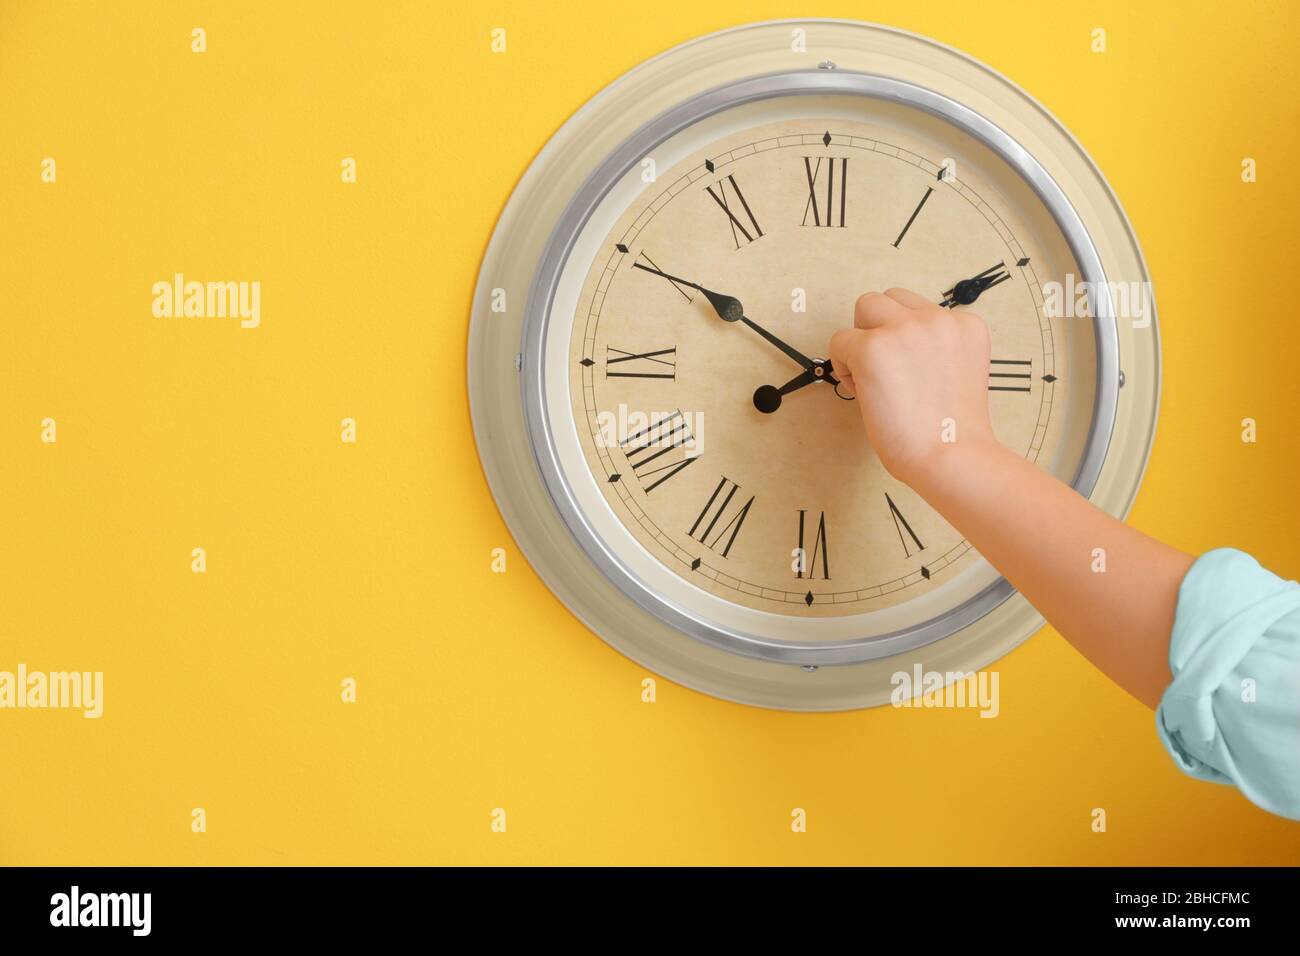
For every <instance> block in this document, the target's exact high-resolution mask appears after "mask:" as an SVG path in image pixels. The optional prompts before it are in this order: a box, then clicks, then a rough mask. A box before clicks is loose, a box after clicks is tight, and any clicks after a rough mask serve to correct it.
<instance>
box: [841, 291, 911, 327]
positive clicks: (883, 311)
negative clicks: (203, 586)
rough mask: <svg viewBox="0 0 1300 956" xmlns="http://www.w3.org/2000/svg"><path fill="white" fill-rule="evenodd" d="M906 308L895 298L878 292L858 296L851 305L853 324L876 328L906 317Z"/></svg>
mask: <svg viewBox="0 0 1300 956" xmlns="http://www.w3.org/2000/svg"><path fill="white" fill-rule="evenodd" d="M907 313H908V309H907V307H906V306H904V305H903V304H902V303H901V302H899V301H898V300H897V299H891V298H890V297H889V296H887V295H883V294H882V293H879V292H868V293H867V294H866V295H862V296H859V297H858V301H857V304H856V305H855V306H854V307H853V325H854V327H855V328H859V329H878V328H881V327H882V326H886V325H890V324H892V323H894V322H902V321H903V320H904V319H906V318H907Z"/></svg>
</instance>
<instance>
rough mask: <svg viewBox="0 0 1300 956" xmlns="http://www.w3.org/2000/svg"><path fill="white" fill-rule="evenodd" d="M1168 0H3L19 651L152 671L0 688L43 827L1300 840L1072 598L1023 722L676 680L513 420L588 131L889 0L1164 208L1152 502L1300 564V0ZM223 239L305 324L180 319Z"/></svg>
mask: <svg viewBox="0 0 1300 956" xmlns="http://www.w3.org/2000/svg"><path fill="white" fill-rule="evenodd" d="M1135 6H1137V5H1134V4H1130V3H1113V4H1111V3H1090V4H1086V5H1085V4H1068V5H1066V4H1052V5H1040V4H1032V3H1030V4H1027V3H1023V2H1002V0H990V2H986V3H982V4H980V5H979V7H978V11H977V12H974V13H972V8H971V7H970V5H969V4H965V3H955V2H940V0H933V2H927V3H916V2H911V0H908V2H880V3H871V4H863V3H831V2H824V3H821V4H820V5H817V4H814V5H808V4H804V5H802V6H801V7H792V6H790V5H787V4H779V3H769V2H762V0H744V2H739V0H716V2H714V3H710V4H699V3H687V2H681V0H672V2H664V3H654V4H638V3H627V4H621V5H618V6H617V7H611V6H610V5H609V4H608V3H596V2H591V0H581V2H569V3H540V2H538V3H520V2H515V3H506V2H500V3H493V4H459V5H456V7H455V13H454V14H453V13H449V12H448V13H439V12H438V11H439V10H440V9H448V10H449V9H450V6H449V5H442V4H433V3H392V4H389V3H368V4H326V3H306V2H304V3H287V2H275V3H266V2H261V3H255V2H230V3H220V4H216V3H190V2H167V3H162V2H156V3H152V4H146V3H126V2H105V3H99V4H85V3H53V2H34V0H32V2H15V0H10V2H6V3H4V4H3V5H2V6H0V236H2V237H3V254H0V302H2V303H3V305H2V308H3V321H0V582H3V583H2V584H0V670H13V669H15V668H16V666H17V665H18V663H20V662H22V663H25V664H27V666H28V667H29V668H33V669H35V668H40V669H45V670H71V669H77V670H102V671H104V673H105V681H106V689H105V712H104V716H103V717H102V718H101V719H99V720H86V719H83V718H82V717H81V716H80V714H79V713H75V712H68V711H55V710H44V711H40V710H23V711H17V710H3V711H0V768H3V771H2V772H0V862H4V863H25V864H37V863H86V864H108V863H130V864H145V863H179V864H188V863H214V864H230V863H266V864H279V863H312V864H316V863H579V862H585V863H600V862H652V863H760V862H774V863H776V862H779V863H890V864H911V863H966V864H973V863H1084V864H1102V863H1113V864H1123V863H1131V864H1157V863H1160V864H1195V863H1206V864H1208V863H1215V864H1228V863H1236V864H1247V863H1274V864H1278V863H1293V864H1294V863H1300V825H1297V824H1295V823H1288V822H1286V821H1283V820H1280V819H1277V818H1274V817H1270V816H1269V815H1267V814H1265V813H1264V812H1263V811H1260V810H1257V809H1255V808H1254V807H1253V806H1252V805H1250V804H1249V803H1248V802H1247V801H1246V800H1245V799H1244V798H1242V797H1241V796H1240V795H1238V794H1237V793H1236V792H1234V791H1232V790H1230V789H1227V788H1222V787H1216V786H1213V785H1209V784H1203V783H1198V782H1195V781H1192V780H1190V779H1187V778H1185V777H1183V776H1182V775H1181V774H1180V773H1179V772H1178V771H1177V770H1175V769H1174V767H1173V765H1172V764H1171V763H1170V762H1169V760H1168V758H1167V757H1166V756H1165V754H1164V752H1163V750H1162V748H1161V746H1160V744H1159V743H1158V742H1157V740H1156V737H1155V733H1154V730H1153V723H1152V715H1151V713H1150V712H1149V711H1148V710H1146V709H1145V708H1143V707H1142V706H1141V705H1139V704H1138V703H1136V702H1135V701H1133V700H1131V699H1129V698H1128V697H1126V696H1125V694H1124V693H1123V692H1121V691H1120V690H1118V689H1117V688H1116V687H1115V686H1113V685H1112V684H1111V683H1110V682H1109V681H1108V680H1106V679H1105V678H1104V677H1102V676H1101V675H1099V674H1098V673H1097V672H1096V671H1095V670H1093V668H1092V667H1091V666H1089V665H1088V664H1087V663H1086V662H1085V661H1084V660H1083V659H1082V658H1081V657H1080V656H1079V655H1078V654H1077V653H1075V652H1074V651H1073V650H1072V649H1071V648H1070V647H1069V646H1067V645H1066V644H1065V643H1064V642H1063V641H1062V640H1061V639H1060V638H1059V637H1058V636H1057V635H1056V634H1054V633H1052V632H1051V631H1050V630H1049V631H1044V632H1043V633H1042V634H1040V635H1038V636H1037V637H1035V638H1034V639H1032V640H1031V641H1030V642H1029V643H1028V644H1026V645H1025V646H1023V647H1022V648H1020V649H1019V650H1017V651H1016V652H1015V653H1013V654H1012V655H1011V656H1010V657H1008V658H1007V659H1006V660H1004V661H1003V662H1001V664H1000V665H998V666H999V669H1000V670H1001V692H1002V713H1001V716H1000V717H998V718H997V719H996V720H981V719H979V718H978V716H977V714H976V713H975V712H974V711H970V710H952V711H943V710H928V711H927V710H908V711H896V710H893V709H890V708H885V709H878V710H874V711H869V712H860V713H847V714H836V715H796V714H787V713H773V712H764V711H760V710H754V709H749V708H745V707H739V706H735V705H732V704H726V703H722V702H719V701H716V700H712V699H709V698H706V697H703V696H700V695H698V694H695V693H693V692H689V691H686V690H683V689H681V688H678V687H675V686H673V685H671V684H669V683H668V682H667V681H661V682H660V685H659V698H658V702H657V703H655V704H653V705H649V704H643V703H642V702H641V700H640V681H641V679H642V678H643V677H644V676H646V675H645V673H644V672H643V671H642V670H641V669H640V668H638V667H637V666H635V665H633V664H632V663H631V662H629V661H627V660H625V659H624V658H622V657H620V656H619V655H618V654H617V653H615V652H614V651H612V650H610V649H609V648H608V647H606V646H605V645H604V644H603V643H602V642H601V641H600V640H598V639H597V638H596V637H595V636H593V635H592V634H590V633H588V632H587V631H586V630H585V629H584V628H583V627H582V626H581V625H580V624H579V623H578V622H577V621H576V620H574V619H573V618H572V617H571V616H570V615H569V613H568V612H567V611H566V610H565V609H564V608H563V607H562V606H561V605H560V604H559V603H558V602H557V601H556V600H555V599H554V598H553V597H551V596H550V594H549V593H548V592H547V591H546V589H545V588H544V587H543V586H542V585H541V583H540V582H539V581H538V579H537V578H536V576H535V575H534V574H533V572H532V571H531V569H530V568H529V567H528V566H527V564H526V563H525V561H524V560H523V559H522V557H520V556H519V554H518V552H517V551H515V550H514V548H513V545H512V544H511V542H510V538H509V535H508V533H507V531H506V529H505V527H504V526H503V524H502V522H501V520H500V518H499V517H498V515H497V512H496V511H495V509H494V507H493V504H492V501H491V499H490V497H489V495H488V492H487V488H486V485H485V483H484V480H483V477H482V474H481V472H480V470H479V465H478V460H477V457H476V454H475V449H474V443H473V439H472V436H471V432H470V427H469V416H468V409H467V407H466V397H465V382H464V354H465V344H466V330H467V323H468V313H469V304H470V297H471V290H472V286H473V282H474V279H475V274H476V270H477V267H478V262H479V259H480V257H481V255H482V253H483V250H484V248H485V245H486V243H487V240H488V237H489V235H490V234H491V231H492V228H493V225H494V222H495V219H496V217H497V215H498V213H499V212H500V210H501V208H502V206H503V204H504V203H505V201H506V198H507V197H508V196H509V194H510V191H511V189H512V188H513V186H514V184H515V182H516V181H517V179H518V177H519V176H520V174H521V173H522V172H523V170H524V169H525V167H526V166H527V164H528V163H529V161H530V160H531V159H532V157H533V156H534V155H535V153H536V152H537V150H538V149H540V147H541V146H542V144H543V143H544V142H545V140H546V138H547V137H548V135H550V133H552V132H553V131H554V130H555V129H556V127H557V126H558V125H559V124H560V123H561V122H562V121H563V120H564V119H565V118H566V117H567V116H568V115H569V114H570V113H571V112H572V111H574V110H575V109H577V108H578V107H579V106H580V105H581V104H582V103H583V102H584V101H585V100H586V99H587V98H588V97H590V96H591V95H592V94H594V93H595V92H596V91H597V90H599V89H600V88H601V87H602V86H604V85H605V84H606V83H608V82H610V81H611V80H613V79H614V78H615V77H617V76H618V75H619V74H620V73H622V72H623V71H625V70H627V69H628V68H630V67H632V66H633V65H635V64H636V63H638V62H639V61H641V60H642V59H644V58H646V57H649V56H651V55H652V54H654V53H656V52H658V51H660V50H662V49H665V48H667V47H669V46H671V45H673V44H675V43H677V42H679V41H682V40H686V39H688V38H690V37H692V36H695V35H698V34H701V33H705V32H709V31H712V30H716V29H720V28H723V27H726V26H730V25H734V24H737V23H741V22H744V21H747V20H754V19H767V18H774V17H781V16H790V15H804V14H807V13H809V12H815V13H818V14H820V15H824V16H846V17H859V18H870V19H873V20H876V21H880V22H884V23H889V24H892V25H896V26H900V27H904V28H907V29H911V30H915V31H917V32H920V33H924V34H928V35H930V36H933V37H936V38H937V39H939V40H942V41H944V42H947V43H950V44H953V45H956V46H958V47H960V48H962V49H964V50H966V51H968V52H969V53H971V54H973V55H974V56H976V57H978V58H980V59H982V60H984V61H985V62H987V63H989V64H990V65H992V66H993V67H994V68H996V69H998V70H1000V71H1002V72H1004V73H1006V74H1007V75H1008V76H1010V77H1011V78H1012V79H1013V80H1015V81H1017V82H1019V83H1020V84H1021V85H1023V86H1024V87H1025V88H1026V89H1027V90H1029V91H1030V92H1031V93H1032V94H1033V95H1035V96H1036V97H1038V98H1039V99H1040V100H1041V101H1042V102H1043V103H1044V104H1045V105H1046V106H1047V107H1048V108H1049V109H1050V110H1052V111H1053V112H1054V113H1055V114H1056V115H1057V116H1058V117H1060V118H1061V119H1062V120H1063V121H1064V122H1065V123H1066V125H1067V126H1069V127H1070V128H1071V129H1072V130H1073V131H1074V133H1075V134H1076V135H1077V136H1078V137H1079V138H1080V140H1081V141H1082V142H1083V143H1084V145H1085V146H1086V147H1087V148H1088V149H1089V150H1090V151H1091V153H1092V155H1093V156H1094V158H1095V159H1096V160H1097V162H1098V163H1099V165H1100V166H1101V168H1102V169H1103V170H1104V171H1105V173H1106V174H1107V176H1108V177H1109V178H1110V181H1111V183H1112V184H1113V185H1114V187H1115V189H1116V191H1117V192H1118V194H1119V196H1120V198H1121V200H1122V201H1123V202H1124V204H1125V206H1126V207H1127V210H1128V212H1129V214H1130V215H1131V217H1132V219H1133V221H1134V224H1135V226H1136V227H1137V230H1138V233H1139V235H1140V237H1141V239H1142V241H1143V244H1144V247H1145V250H1146V253H1147V256H1148V258H1149V262H1150V266H1151V270H1152V272H1153V274H1154V277H1155V280H1156V292H1157V299H1158V304H1159V306H1160V309H1161V321H1162V326H1163V329H1162V331H1163V336H1164V350H1165V351H1164V361H1165V373H1166V385H1165V391H1164V398H1163V402H1164V404H1163V416H1162V419H1161V425H1160V432H1159V437H1158V440H1157V442H1156V447H1155V451H1154V456H1153V459H1152V463H1151V469H1150V472H1149V475H1148V478H1147V481H1146V484H1145V485H1144V488H1143V491H1142V494H1141V497H1140V499H1139V501H1138V504H1137V507H1136V509H1135V511H1134V512H1133V516H1132V520H1133V522H1134V523H1135V524H1137V525H1138V526H1139V527H1141V528H1143V529H1145V530H1147V531H1149V532H1151V533H1153V534H1155V535H1157V536H1160V537H1163V538H1165V539H1168V540H1170V541H1171V542H1173V543H1175V544H1178V545H1181V546H1183V547H1185V548H1188V549H1192V550H1205V549H1208V548H1210V547H1213V546H1217V545H1224V544H1232V545H1235V546H1238V547H1241V548H1244V549H1247V550H1250V551H1252V552H1253V553H1255V554H1256V555H1257V556H1258V557H1259V558H1260V559H1261V560H1262V561H1264V562H1265V563H1266V564H1268V565H1270V566H1272V567H1273V568H1274V569H1275V570H1276V571H1278V572H1279V573H1282V574H1285V575H1287V576H1296V574H1297V572H1300V557H1298V556H1297V554H1296V549H1295V541H1296V540H1297V537H1300V518H1298V517H1297V509H1296V507H1295V504H1294V501H1295V487H1296V481H1297V475H1298V474H1300V467H1298V466H1300V453H1298V452H1297V445H1296V441H1295V436H1296V434H1297V420H1296V399H1297V384H1296V383H1297V378H1298V377H1300V376H1298V375H1297V344H1298V343H1300V332H1297V328H1296V322H1297V320H1296V305H1295V304H1294V299H1295V296H1296V289H1295V275H1296V253H1295V239H1296V236H1297V235H1300V222H1298V221H1297V220H1298V218H1300V217H1298V213H1297V210H1298V209H1300V202H1298V201H1297V199H1298V196H1297V185H1296V183H1297V177H1296V173H1295V165H1296V157H1297V152H1298V148H1300V125H1298V124H1297V119H1298V117H1297V106H1296V104H1297V102H1298V97H1297V82H1296V65H1295V64H1296V61H1295V52H1294V39H1295V37H1296V36H1297V35H1300V14H1298V13H1297V12H1296V9H1295V8H1293V7H1290V6H1289V5H1285V4H1264V3H1255V4H1232V5H1228V6H1224V5H1222V4H1210V3H1204V4H1187V3H1179V4H1173V3H1169V4H1149V5H1142V6H1143V9H1141V10H1135V9H1134V7H1135ZM497 26H502V27H505V28H506V29H507V30H508V52H507V53H506V54H504V55H493V54H491V53H490V52H489V38H488V34H489V31H490V29H491V28H493V27H497ZM1097 26H1101V27H1104V28H1105V29H1106V30H1107V32H1108V43H1109V51H1108V52H1107V53H1105V54H1093V53H1091V52H1090V51H1089V43H1090V36H1089V32H1090V30H1091V29H1092V28H1093V27H1097ZM194 27H203V28H205V29H206V31H207V42H208V51H207V52H206V53H204V54H195V53H192V52H191V30H192V28H194ZM47 156H48V157H54V158H55V159H56V161H57V175H58V179H57V182H55V183H53V184H48V183H42V182H41V179H40V163H41V160H42V158H44V157H47ZM345 156H352V157H355V158H356V159H357V163H358V182H357V183H356V184H355V185H344V184H342V183H341V182H340V161H341V159H342V158H343V157H345ZM1245 156H1252V157H1255V158H1256V159H1257V160H1258V166H1259V181H1258V183H1256V184H1254V185H1245V184H1243V183H1242V182H1241V180H1240V164H1241V160H1242V158H1243V157H1245ZM177 271H181V272H185V273H186V274H187V275H188V276H190V277H191V278H198V279H247V280H253V279H256V280H259V281H260V282H261V284H262V324H261V326H260V327H259V328H257V329H246V330H245V329H240V328H238V327H237V326H236V325H235V324H234V323H233V322H231V321H229V320H203V321H199V320H165V319H156V318H154V317H153V316H152V315H151V312H150V306H151V302H152V296H151V292H150V288H151V286H152V284H153V283H154V282H155V281H157V280H159V279H164V278H167V277H170V276H171V275H172V273H173V272H177ZM1246 416H1250V417H1254V418H1256V419H1257V420H1258V422H1259V441H1258V443H1257V444H1255V445H1245V444H1242V442H1241V441H1240V439H1239V431H1240V427H1239V423H1240V420H1241V419H1242V418H1243V417H1246ZM46 417H52V418H54V419H56V420H57V428H58V441H57V443H56V444H52V445H51V444H44V443H42V442H41V440H40V422H41V420H42V419H44V418H46ZM344 417H354V418H355V419H356V420H357V423H358V429H359V432H358V435H359V440H358V442H357V443H356V444H355V445H348V444H344V443H342V442H341V441H340V440H339V423H340V419H342V418H344ZM497 546H502V547H505V548H507V550H508V552H509V555H510V563H509V571H508V573H506V574H504V575H499V574H492V573H491V572H490V570H489V552H490V550H491V549H492V548H494V547H497ZM195 547H203V548H205V549H206V551H207V556H208V557H207V560H208V570H207V573H206V574H194V573H192V572H191V556H190V555H191V549H193V548H195ZM345 677H354V678H356V680H357V681H358V685H359V700H358V702H357V703H356V704H355V705H346V704H343V703H341V702H340V700H339V686H340V681H341V680H342V679H343V678H345ZM796 806H798V807H803V808H805V809H806V810H807V811H808V815H809V816H808V819H809V828H808V832H807V833H806V834H794V833H792V832H791V829H790V811H791V808H792V807H796ZM195 807H203V808H205V809H206V811H207V821H208V827H207V832H206V833H202V834H196V833H193V832H191V826H190V821H191V809H192V808H195ZM494 807H504V808H506V810H507V812H508V830H507V832H506V833H505V834H494V833H492V832H491V831H490V828H489V822H490V818H489V815H490V813H491V811H492V809H493V808H494ZM1093 807H1104V808H1105V809H1106V810H1107V812H1108V818H1109V829H1108V832H1106V833H1104V834H1096V833H1093V832H1092V831H1091V829H1090V826H1089V824H1090V816H1089V814H1090V811H1091V809H1092V808H1093Z"/></svg>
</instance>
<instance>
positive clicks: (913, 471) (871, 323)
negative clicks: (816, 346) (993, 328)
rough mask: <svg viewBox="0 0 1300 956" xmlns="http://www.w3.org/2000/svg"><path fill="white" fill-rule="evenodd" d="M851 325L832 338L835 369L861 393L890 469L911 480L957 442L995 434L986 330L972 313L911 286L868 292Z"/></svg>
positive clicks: (871, 432)
mask: <svg viewBox="0 0 1300 956" xmlns="http://www.w3.org/2000/svg"><path fill="white" fill-rule="evenodd" d="M853 324H854V326H855V327H854V328H852V329H844V330H842V331H840V332H836V333H835V336H834V337H833V338H832V339H831V360H832V361H833V362H834V364H835V376H836V377H837V378H838V379H839V380H840V382H841V383H842V386H843V387H844V388H845V390H847V391H849V392H851V393H853V394H854V395H856V396H857V400H858V408H859V410H860V411H861V412H862V420H863V422H864V423H865V424H866V426H867V437H868V438H869V439H870V440H871V445H872V447H873V448H874V449H875V450H876V454H878V455H879V456H880V460H881V461H882V462H883V463H884V466H885V468H887V469H888V470H889V473H890V474H891V475H893V476H894V477H895V478H897V479H899V480H900V481H904V482H906V483H908V484H909V485H912V486H913V487H916V486H917V483H918V481H919V480H921V479H923V478H924V477H925V475H926V471H927V469H928V468H930V466H932V465H934V464H936V463H937V462H936V456H938V455H939V454H941V453H942V452H943V451H944V450H946V449H950V448H952V447H953V445H954V444H955V443H959V444H961V445H963V446H970V445H973V444H976V443H984V442H988V441H996V439H994V437H993V428H992V425H991V424H990V422H989V398H988V375H989V332H988V329H987V328H986V327H985V325H984V321H983V320H982V319H981V318H980V317H979V316H977V315H975V314H974V313H972V312H955V311H950V310H948V309H942V308H940V307H939V306H938V305H936V304H935V303H933V302H931V301H929V300H928V299H925V298H923V297H921V296H919V295H917V294H916V293H915V292H909V291H908V290H906V289H890V290H888V291H887V292H885V293H884V294H883V295H882V294H881V293H879V292H868V293H867V294H866V295H864V296H862V297H861V298H859V299H858V301H857V306H856V307H855V308H854V313H853Z"/></svg>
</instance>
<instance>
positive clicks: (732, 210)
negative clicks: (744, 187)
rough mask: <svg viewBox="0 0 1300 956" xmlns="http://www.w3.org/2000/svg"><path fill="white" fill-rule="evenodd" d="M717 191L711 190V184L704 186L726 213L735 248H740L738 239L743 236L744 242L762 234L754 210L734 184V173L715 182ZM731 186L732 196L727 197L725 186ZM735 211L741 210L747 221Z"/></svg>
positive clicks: (751, 240)
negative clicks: (743, 220)
mask: <svg viewBox="0 0 1300 956" xmlns="http://www.w3.org/2000/svg"><path fill="white" fill-rule="evenodd" d="M715 185H716V186H717V187H718V191H717V192H714V191H713V186H705V187H704V188H705V189H706V190H707V191H708V193H709V195H710V196H712V197H713V201H714V202H716V203H717V204H718V206H719V208H721V209H722V211H723V212H725V213H726V214H727V220H728V225H730V226H731V238H732V241H733V242H735V243H736V248H737V249H739V248H740V240H741V238H742V237H743V238H744V240H745V242H753V241H754V240H755V239H758V238H759V237H761V236H762V235H763V230H762V229H760V228H759V225H758V220H757V219H755V218H754V212H753V210H751V209H750V208H749V203H748V202H747V201H746V200H745V194H744V193H742V192H741V191H740V187H739V186H737V185H736V177H735V176H734V175H730V176H726V177H724V178H722V179H720V180H718V181H717V183H715ZM728 185H730V186H731V193H732V198H731V199H730V200H728V198H727V186H728ZM737 212H743V213H744V215H745V219H746V220H748V223H745V222H742V221H741V220H740V218H739V216H738V215H737Z"/></svg>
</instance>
